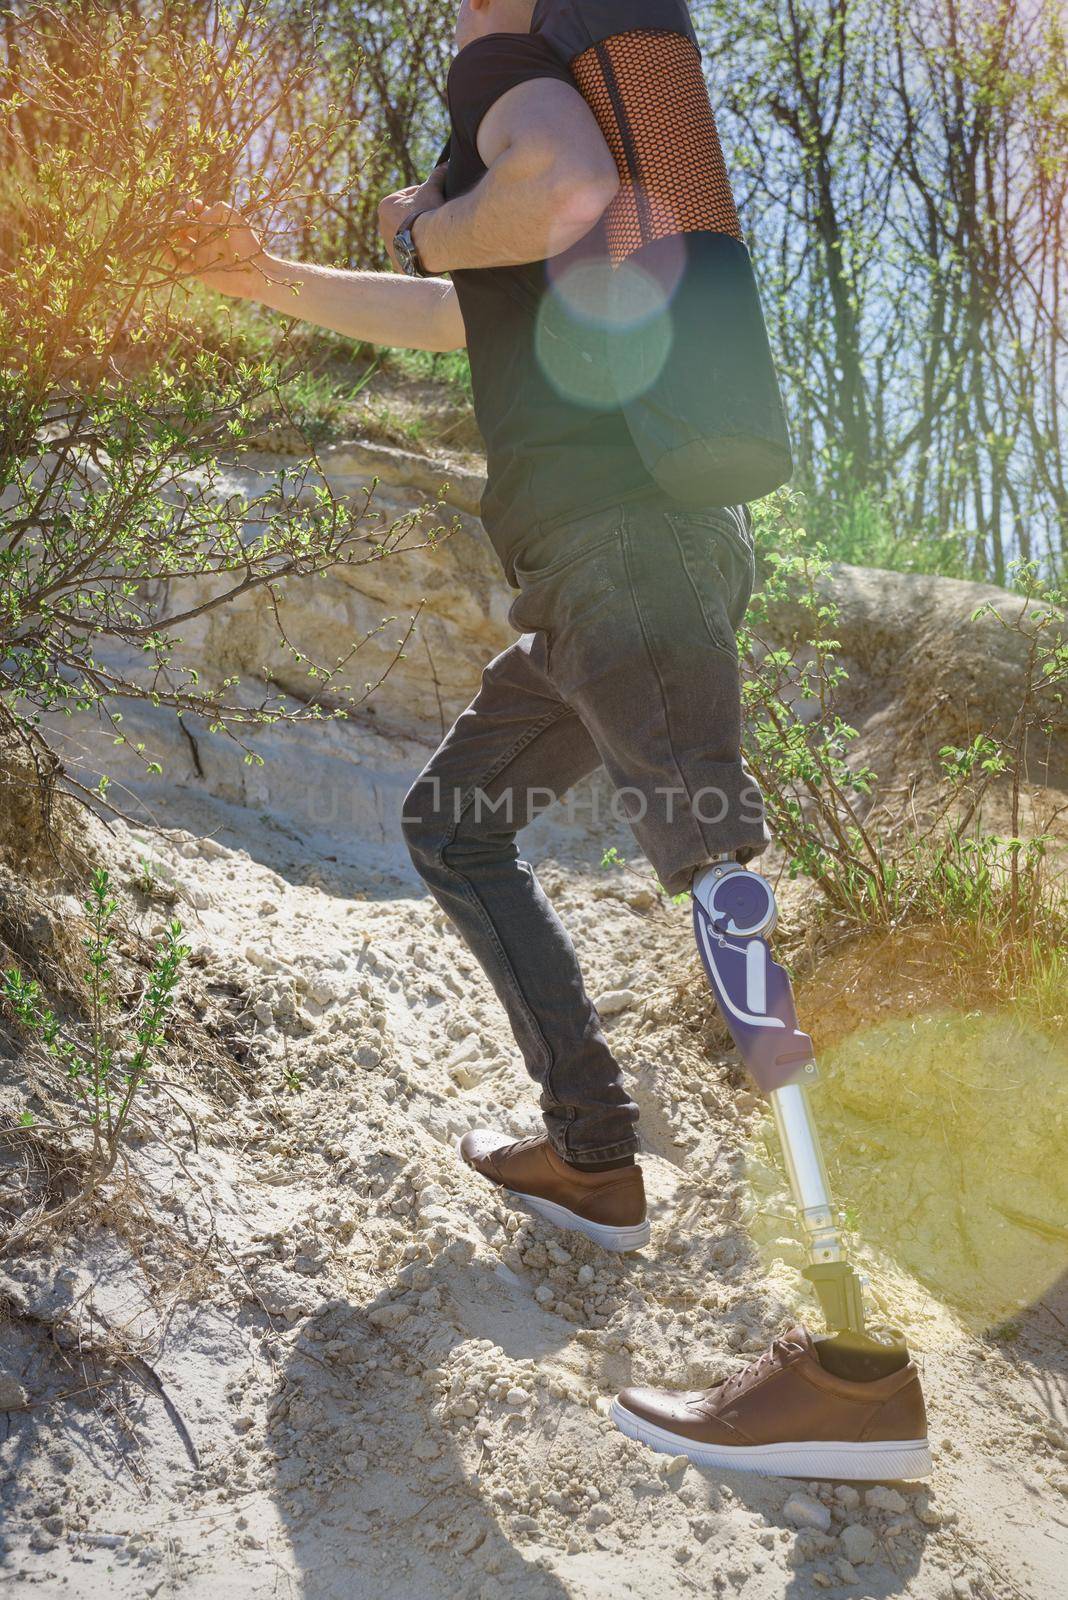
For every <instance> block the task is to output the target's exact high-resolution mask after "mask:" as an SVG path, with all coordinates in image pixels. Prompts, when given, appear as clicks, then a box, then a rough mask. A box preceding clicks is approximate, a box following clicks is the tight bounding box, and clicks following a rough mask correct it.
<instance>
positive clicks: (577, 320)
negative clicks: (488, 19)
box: [445, 33, 654, 583]
mask: <svg viewBox="0 0 1068 1600" xmlns="http://www.w3.org/2000/svg"><path fill="white" fill-rule="evenodd" d="M530 78H558V79H560V80H561V81H562V82H564V83H569V84H572V85H573V79H572V77H571V74H570V73H569V72H568V70H567V68H566V67H565V66H564V65H563V63H562V62H561V61H560V60H559V59H558V58H557V57H556V56H555V55H554V54H553V53H552V51H551V50H550V49H549V47H548V46H547V45H546V44H544V43H543V42H542V41H541V40H540V39H539V38H537V37H536V36H535V35H528V34H518V33H515V34H512V33H496V34H490V35H488V36H486V37H484V38H482V39H476V40H474V41H473V42H472V43H471V44H469V45H467V46H465V48H464V49H463V50H461V51H460V53H459V54H458V55H457V56H456V58H455V59H454V61H453V63H452V67H451V69H450V71H449V81H448V98H449V113H450V117H451V121H452V133H451V137H450V140H449V145H448V163H449V164H448V172H447V175H446V182H445V194H446V197H447V198H448V199H450V200H452V199H455V198H456V197H457V195H461V194H464V193H466V191H467V190H468V189H470V188H472V187H473V186H474V185H475V184H476V183H477V182H478V181H479V179H480V178H481V177H483V175H484V174H485V172H486V166H485V163H484V162H483V161H482V158H481V157H480V156H479V153H478V146H477V143H476V140H477V137H478V130H479V125H480V124H481V122H482V118H483V117H484V116H485V114H486V112H487V111H488V110H489V109H490V107H491V106H492V105H493V103H494V102H495V101H496V100H498V99H499V98H500V96H501V95H502V94H504V93H505V92H506V91H507V90H508V89H511V88H514V87H515V85H516V84H519V83H525V82H526V81H527V80H528V79H530ZM605 263H606V256H605V251H604V240H603V230H602V228H601V226H600V225H598V227H596V228H595V229H593V231H592V232H591V233H590V234H588V235H587V236H586V238H585V239H582V240H580V241H579V243H578V244H577V245H575V246H574V247H573V248H572V249H571V250H568V251H567V252H565V253H564V254H562V255H559V256H556V257H554V258H553V260H551V261H548V262H545V261H537V262H533V263H531V264H529V265H525V266H519V267H488V268H484V267H480V268H477V269H465V270H463V271H457V272H454V273H453V274H452V278H453V282H454V283H455V285H456V292H457V295H458V297H459V302H460V310H461V312H462V314H463V319H464V325H465V327H466V330H467V348H468V354H469V356H470V360H471V379H472V386H473V392H474V402H475V415H476V417H477V419H478V425H479V428H480V429H481V432H482V435H483V438H484V439H485V441H486V457H487V468H488V481H487V486H486V492H485V494H484V495H483V498H482V519H483V522H484V523H485V526H486V531H487V533H488V534H489V536H490V539H491V540H492V542H493V545H494V548H495V549H496V551H497V554H498V555H499V556H500V558H501V561H502V562H503V564H504V570H505V574H506V576H507V578H508V580H509V582H510V583H514V581H515V571H514V565H513V563H514V562H515V561H516V560H517V559H518V560H519V561H520V562H523V559H524V553H525V552H526V553H529V552H531V551H535V552H536V562H537V564H538V565H541V564H543V562H545V561H548V560H551V559H552V557H553V554H554V553H555V551H554V546H555V543H556V541H554V540H553V538H552V530H554V529H555V528H557V527H559V528H560V529H561V535H560V540H559V544H560V547H561V549H563V548H564V547H566V545H567V544H568V543H569V536H568V533H567V524H569V523H572V522H574V521H576V520H578V519H580V518H581V517H582V516H584V515H585V514H587V513H589V512H593V511H596V510H598V509H600V508H602V507H604V506H609V505H614V504H617V503H619V502H621V501H627V500H630V499H633V498H638V497H641V496H643V495H647V494H649V492H650V491H651V490H652V489H653V488H654V485H653V481H652V479H651V478H650V476H649V474H648V473H647V471H646V470H645V467H644V466H643V464H642V461H641V457H640V456H639V454H638V451H637V449H636V448H635V446H634V442H633V440H632V439H631V435H630V432H629V430H628V428H627V424H626V420H625V419H624V417H623V415H622V413H621V412H620V410H619V409H618V404H617V403H616V401H615V398H614V392H613V385H612V381H611V378H610V375H609V370H608V364H607V359H606V353H607V342H606V337H605V333H604V328H603V324H602V323H600V322H599V321H598V318H597V316H596V315H595V314H594V315H590V313H591V312H594V313H595V311H596V307H597V304H598V300H599V288H598V285H599V283H600V282H602V281H603V275H604V273H605V272H606V271H607V267H606V265H605Z"/></svg>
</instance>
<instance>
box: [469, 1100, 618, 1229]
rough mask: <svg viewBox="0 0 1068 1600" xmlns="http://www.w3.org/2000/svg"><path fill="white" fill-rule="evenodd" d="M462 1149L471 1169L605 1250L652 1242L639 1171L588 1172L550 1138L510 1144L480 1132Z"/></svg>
mask: <svg viewBox="0 0 1068 1600" xmlns="http://www.w3.org/2000/svg"><path fill="white" fill-rule="evenodd" d="M457 1148H458V1149H459V1152H460V1154H461V1156H463V1158H464V1160H465V1161H466V1162H467V1165H468V1166H469V1167H473V1168H474V1169H475V1171H476V1172H480V1173H481V1174H482V1176H483V1177H484V1178H488V1179H489V1180H490V1182H491V1183H499V1184H500V1185H501V1187H502V1188H504V1189H507V1190H508V1192H509V1194H514V1195H515V1196H516V1197H517V1198H518V1199H520V1200H522V1201H524V1202H525V1204H526V1205H527V1206H529V1208H530V1210H531V1211H536V1212H537V1214H538V1216H539V1217H544V1218H545V1219H546V1221H547V1222H554V1223H555V1224H556V1226H557V1227H558V1228H571V1229H573V1230H574V1231H575V1232H576V1233H584V1234H585V1235H586V1238H587V1239H592V1240H593V1242H594V1244H599V1245H601V1247H602V1248H603V1249H605V1250H640V1249H641V1247H642V1245H643V1244H648V1243H649V1222H648V1219H647V1217H646V1215H645V1184H644V1182H643V1180H642V1170H641V1168H640V1167H638V1166H633V1167H617V1168H616V1169H615V1170H614V1171H609V1172H584V1171H583V1170H582V1168H581V1167H572V1166H570V1165H569V1164H568V1163H567V1162H566V1161H561V1159H560V1157H559V1156H558V1155H557V1154H556V1151H555V1150H554V1149H553V1147H552V1145H551V1144H550V1143H549V1140H548V1137H547V1136H546V1135H545V1134H544V1133H540V1134H537V1135H536V1136H535V1137H534V1138H532V1139H520V1140H519V1142H518V1143H509V1141H508V1140H507V1139H506V1138H505V1137H504V1136H503V1135H502V1134H500V1133H494V1132H492V1131H491V1130H490V1129H488V1128H475V1129H472V1131H471V1132H470V1133H465V1134H464V1136H463V1138H462V1139H461V1140H460V1142H459V1145H458V1147H457Z"/></svg>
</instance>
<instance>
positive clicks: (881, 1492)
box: [864, 1484, 908, 1513]
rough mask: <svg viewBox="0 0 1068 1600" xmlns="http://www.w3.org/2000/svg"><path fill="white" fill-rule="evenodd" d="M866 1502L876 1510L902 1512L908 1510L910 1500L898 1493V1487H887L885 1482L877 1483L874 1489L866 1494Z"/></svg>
mask: <svg viewBox="0 0 1068 1600" xmlns="http://www.w3.org/2000/svg"><path fill="white" fill-rule="evenodd" d="M864 1504H865V1505H866V1506H871V1507H872V1509H873V1510H875V1511H895V1512H898V1513H900V1512H902V1511H907V1510H908V1502H907V1501H906V1499H905V1497H904V1495H900V1494H898V1492H897V1490H896V1489H887V1488H886V1487H885V1486H884V1485H883V1484H877V1485H876V1486H875V1488H874V1489H869V1490H868V1491H867V1493H866V1494H865V1496H864Z"/></svg>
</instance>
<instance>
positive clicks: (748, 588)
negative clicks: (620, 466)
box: [664, 506, 756, 653]
mask: <svg viewBox="0 0 1068 1600" xmlns="http://www.w3.org/2000/svg"><path fill="white" fill-rule="evenodd" d="M739 509H740V510H741V511H743V512H744V511H745V509H746V508H745V507H740V508H739ZM664 515H665V517H666V518H667V521H668V524H669V526H670V528H671V530H672V532H673V534H674V535H675V539H676V542H677V543H678V546H679V550H680V552H681V554H682V558H683V562H684V564H685V565H686V567H687V571H688V572H689V573H690V579H691V582H693V583H694V585H695V587H696V588H697V589H698V593H699V595H701V596H702V604H704V594H703V592H702V591H703V589H704V590H707V588H708V582H707V569H708V567H709V566H711V568H713V569H714V572H715V573H716V574H718V579H719V582H718V590H719V595H720V597H721V598H722V603H723V606H724V607H725V609H726V613H727V619H728V621H729V624H730V632H731V642H730V645H729V649H730V650H731V652H732V653H736V651H737V642H736V640H735V637H734V636H735V634H736V632H737V630H738V629H739V628H740V627H741V625H742V622H743V621H744V619H745V613H746V609H747V607H748V605H749V601H750V599H751V598H752V594H753V588H754V586H755V583H756V555H755V553H754V548H753V539H752V533H751V531H750V528H749V526H748V525H747V524H748V519H747V518H745V517H738V516H736V515H735V513H734V511H733V510H732V509H731V508H729V507H727V506H723V507H713V508H711V509H709V510H708V511H666V512H665V513H664ZM702 569H704V570H705V572H706V582H705V584H704V585H702V584H701V583H700V581H699V577H698V574H699V572H700V571H701V570H702ZM706 620H708V621H709V626H710V628H711V627H712V623H711V620H710V619H709V618H708V616H707V608H706ZM712 631H713V633H716V632H718V631H722V630H717V629H715V628H712ZM717 642H719V641H717Z"/></svg>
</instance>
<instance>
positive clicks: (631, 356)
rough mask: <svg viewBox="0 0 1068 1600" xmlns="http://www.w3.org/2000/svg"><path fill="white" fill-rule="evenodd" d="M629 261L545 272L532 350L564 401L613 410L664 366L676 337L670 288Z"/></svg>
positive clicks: (588, 263) (649, 382)
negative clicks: (546, 281)
mask: <svg viewBox="0 0 1068 1600" xmlns="http://www.w3.org/2000/svg"><path fill="white" fill-rule="evenodd" d="M673 287H674V285H673V284H670V283H669V284H668V285H665V284H664V283H663V282H661V281H660V280H659V279H658V278H655V277H653V275H652V274H651V273H649V272H647V271H645V270H644V269H643V268H642V267H641V266H639V265H638V264H636V263H634V262H624V264H623V265H622V266H621V267H618V268H615V269H613V268H612V267H610V266H609V265H608V264H607V263H606V262H600V261H582V262H578V263H572V264H570V265H568V266H566V267H563V268H558V269H557V270H556V271H555V272H550V279H549V288H548V292H547V293H546V295H545V297H544V299H543V300H542V304H541V307H540V310H539V313H538V320H537V328H536V331H535V350H536V353H537V357H538V362H539V364H540V366H541V369H542V372H543V373H544V374H545V377H546V378H547V379H548V381H549V383H551V384H552V386H553V388H554V389H555V390H556V392H557V393H558V394H559V395H560V396H561V398H562V399H565V400H568V401H571V402H572V403H576V404H579V405H586V406H590V407H595V408H604V409H614V408H615V407H616V406H618V405H620V404H626V402H627V401H628V400H633V399H634V398H635V397H636V396H637V395H639V394H642V393H644V391H645V390H646V389H648V388H649V387H650V386H651V385H652V384H654V383H655V382H656V380H657V378H658V377H659V376H660V373H661V372H662V371H663V368H664V363H665V361H666V360H667V358H668V354H669V352H670V350H671V342H672V338H673V334H674V328H673V322H672V316H671V304H670V302H671V290H672V288H673Z"/></svg>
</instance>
